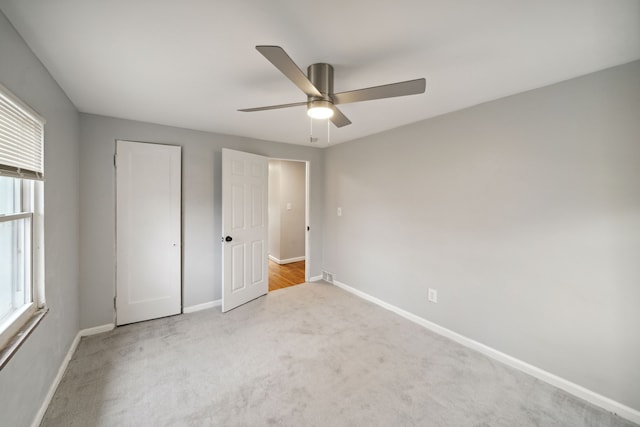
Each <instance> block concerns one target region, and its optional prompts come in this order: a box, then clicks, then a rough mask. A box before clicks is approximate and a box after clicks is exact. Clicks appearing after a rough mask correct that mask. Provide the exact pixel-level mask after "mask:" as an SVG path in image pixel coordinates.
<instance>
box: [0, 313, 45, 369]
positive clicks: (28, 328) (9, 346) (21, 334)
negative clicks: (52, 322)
mask: <svg viewBox="0 0 640 427" xmlns="http://www.w3.org/2000/svg"><path fill="white" fill-rule="evenodd" d="M48 312H49V309H48V308H43V309H40V310H38V311H36V312H35V313H33V315H32V316H31V318H29V320H27V322H26V323H25V324H24V325H23V326H22V327H21V328H20V329H19V330H18V332H17V333H16V334H15V335H14V336H13V337H12V338H11V339H10V340H9V342H7V343H6V344H5V345H4V346H3V347H2V348H0V370H1V369H3V368H4V367H5V365H6V364H7V363H9V360H11V358H12V357H13V355H14V354H16V352H17V351H18V349H19V348H20V346H22V344H23V343H24V342H25V341H26V340H27V338H28V337H29V335H31V333H32V332H33V331H34V330H35V329H36V326H38V325H39V324H40V322H41V321H42V319H43V318H44V316H45V315H46V314H47V313H48Z"/></svg>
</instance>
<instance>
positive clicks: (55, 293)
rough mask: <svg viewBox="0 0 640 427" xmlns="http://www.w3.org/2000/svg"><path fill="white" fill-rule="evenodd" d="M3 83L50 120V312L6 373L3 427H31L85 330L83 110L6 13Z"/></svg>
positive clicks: (0, 24) (1, 382)
mask: <svg viewBox="0 0 640 427" xmlns="http://www.w3.org/2000/svg"><path fill="white" fill-rule="evenodd" d="M0 82H1V83H2V84H3V85H4V86H6V87H7V88H8V89H9V90H10V91H12V92H13V93H14V94H16V95H17V96H18V97H20V98H21V99H22V100H23V101H25V102H26V103H27V104H29V105H30V106H31V107H32V108H33V109H34V110H36V111H37V112H38V113H40V114H41V115H42V116H43V117H44V118H45V119H46V120H47V124H46V125H45V157H44V168H45V175H46V183H45V196H44V207H45V224H44V227H45V286H46V299H47V305H48V306H49V310H50V311H49V314H48V315H47V316H46V317H45V318H44V320H43V321H42V323H41V324H40V325H39V326H38V327H37V328H36V330H35V331H34V332H33V334H32V335H31V336H30V337H29V338H28V339H27V340H26V342H25V343H24V345H23V346H22V347H21V348H20V349H19V350H18V352H17V354H16V355H15V356H14V357H13V359H12V360H11V361H10V362H9V363H8V364H7V365H6V366H5V367H4V368H3V369H2V370H1V371H0V424H2V425H3V426H4V425H6V426H28V425H30V424H31V422H32V421H33V418H34V417H35V415H36V413H37V411H38V409H39V408H40V406H41V404H42V402H43V400H44V398H45V396H46V394H47V392H48V390H49V387H50V385H51V383H52V382H53V379H54V377H55V375H56V373H57V372H58V368H59V367H60V364H61V363H62V360H63V359H64V356H65V355H66V353H67V351H68V350H69V347H70V346H71V343H72V342H73V339H74V337H75V335H76V333H77V332H78V318H79V315H78V194H79V192H78V176H79V173H78V141H79V139H78V112H77V111H76V109H75V107H74V106H73V105H72V104H71V102H70V101H69V100H68V99H67V97H66V95H65V94H64V93H63V92H62V90H61V89H60V88H59V87H58V85H57V84H56V82H55V81H54V80H53V79H52V78H51V76H50V75H49V73H48V72H47V71H46V70H45V69H44V67H43V66H42V64H41V63H40V61H39V60H38V59H37V58H36V57H35V56H34V55H33V53H32V52H31V50H30V49H29V48H28V47H27V45H26V44H25V43H24V41H23V40H22V38H21V37H20V36H19V35H18V34H17V33H16V31H15V30H14V29H13V27H12V26H11V24H10V23H9V22H8V21H7V19H6V18H5V16H4V15H3V14H2V13H0Z"/></svg>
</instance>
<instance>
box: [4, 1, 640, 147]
mask: <svg viewBox="0 0 640 427" xmlns="http://www.w3.org/2000/svg"><path fill="white" fill-rule="evenodd" d="M0 9H1V10H2V11H3V12H4V14H5V15H6V16H7V17H8V18H9V20H10V21H11V22H12V23H13V25H14V26H15V27H16V29H17V30H18V32H19V33H20V34H21V35H22V37H23V38H24V39H25V40H26V42H27V43H28V44H29V46H30V47H31V49H32V50H33V51H34V52H35V53H36V55H37V56H38V57H39V58H40V60H41V61H42V62H43V63H44V65H45V66H46V67H47V69H48V70H49V72H50V73H51V75H52V76H53V77H54V78H55V79H56V80H57V82H58V83H59V84H60V86H61V87H62V88H63V90H64V91H65V92H66V93H67V95H68V96H69V98H71V101H73V103H74V104H75V105H76V106H77V108H78V109H79V110H80V111H82V112H86V113H94V114H100V115H105V116H112V117H121V118H126V119H132V120H141V121H146V122H152V123H160V124H166V125H171V126H179V127H185V128H190V129H197V130H204V131H211V132H218V133H225V134H233V135H241V136H247V137H252V138H259V139H266V140H272V141H281V142H288V143H296V144H305V145H308V144H309V119H308V118H307V116H306V111H305V108H304V107H297V108H291V109H286V110H272V111H264V112H255V113H241V112H237V111H236V110H237V109H238V108H248V107H259V106H265V105H272V104H283V103H290V102H299V101H305V100H306V97H305V95H304V94H303V93H302V92H300V91H299V89H297V88H296V87H295V86H294V85H293V83H291V82H290V81H289V80H288V79H287V78H285V77H284V76H283V75H281V74H280V72H279V71H278V70H277V69H276V68H275V67H274V66H273V65H272V64H271V63H269V62H268V61H267V60H266V59H265V58H264V57H263V56H262V55H260V53H258V52H257V51H256V50H255V48H254V47H255V45H259V44H267V45H279V46H282V47H283V48H284V49H285V50H286V51H287V53H288V54H289V55H290V56H291V57H292V59H293V60H294V61H295V62H296V63H297V64H298V66H299V67H300V68H301V69H302V70H303V71H305V72H306V67H307V66H308V65H309V64H312V63H315V62H328V63H330V64H332V65H333V66H334V68H335V91H336V92H340V91H347V90H353V89H359V88H362V87H369V86H376V85H381V84H386V83H392V82H396V81H402V80H409V79H415V78H419V77H425V78H426V79H427V92H426V93H425V94H423V95H413V96H408V97H402V98H393V99H384V100H376V101H368V102H363V103H357V104H347V105H342V106H341V107H340V108H341V110H342V111H343V112H344V114H345V115H347V116H348V117H349V118H350V119H351V120H352V122H353V124H352V125H349V126H346V127H343V128H341V129H337V128H335V127H333V126H332V127H331V143H332V144H333V143H338V142H344V141H348V140H351V139H355V138H359V137H363V136H366V135H370V134H373V133H377V132H381V131H383V130H387V129H391V128H394V127H398V126H402V125H404V124H408V123H412V122H416V121H419V120H423V119H426V118H429V117H433V116H437V115H440V114H443V113H447V112H450V111H454V110H459V109H461V108H464V107H468V106H471V105H475V104H479V103H482V102H486V101H489V100H493V99H497V98H501V97H504V96H507V95H511V94H514V93H518V92H522V91H526V90H529V89H534V88H537V87H541V86H545V85H548V84H551V83H555V82H559V81H562V80H566V79H569V78H572V77H576V76H579V75H583V74H588V73H590V72H593V71H597V70H600V69H604V68H608V67H611V66H614V65H618V64H623V63H626V62H630V61H633V60H636V59H640V1H638V0H537V1H525V0H520V1H517V0H483V1H480V0H457V1H451V0H396V1H388V0H384V1H383V0H380V1H378V0H321V1H320V0H318V1H314V2H311V1H307V0H269V1H267V0H235V1H232V0H228V1H225V0H217V1H214V0H199V1H198V0H182V1H171V0H135V1H133V0H109V1H104V0H50V1H44V0H0ZM326 132H327V128H326V121H323V122H316V123H314V136H317V137H319V138H320V141H318V142H317V143H314V144H313V145H318V146H323V145H326Z"/></svg>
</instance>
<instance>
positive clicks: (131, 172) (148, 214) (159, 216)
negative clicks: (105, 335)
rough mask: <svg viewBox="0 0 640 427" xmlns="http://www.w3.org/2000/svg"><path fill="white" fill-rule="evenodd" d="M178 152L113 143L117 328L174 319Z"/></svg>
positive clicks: (178, 280) (178, 284) (178, 291)
mask: <svg viewBox="0 0 640 427" xmlns="http://www.w3.org/2000/svg"><path fill="white" fill-rule="evenodd" d="M180 215H181V147H176V146H170V145H159V144H145V143H139V142H130V141H117V143H116V323H117V324H118V325H124V324H127V323H133V322H140V321H142V320H149V319H155V318H158V317H164V316H170V315H173V314H178V313H180V312H181V310H182V301H181V293H182V292H181V288H182V286H181V276H182V272H181V227H180V222H181V219H180V218H181V217H180Z"/></svg>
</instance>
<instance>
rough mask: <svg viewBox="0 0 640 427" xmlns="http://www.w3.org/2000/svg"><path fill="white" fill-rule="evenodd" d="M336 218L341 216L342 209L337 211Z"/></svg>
mask: <svg viewBox="0 0 640 427" xmlns="http://www.w3.org/2000/svg"><path fill="white" fill-rule="evenodd" d="M337 213H338V216H342V208H338V209H337Z"/></svg>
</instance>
